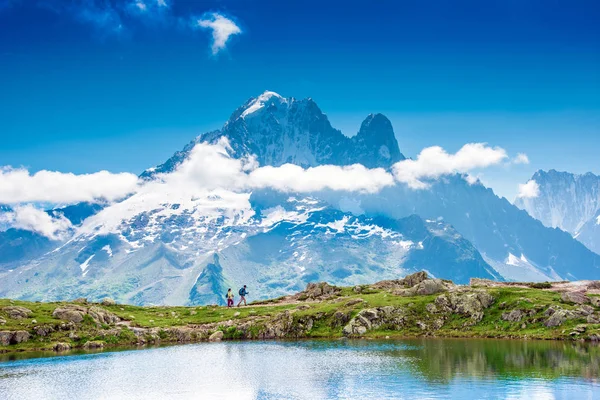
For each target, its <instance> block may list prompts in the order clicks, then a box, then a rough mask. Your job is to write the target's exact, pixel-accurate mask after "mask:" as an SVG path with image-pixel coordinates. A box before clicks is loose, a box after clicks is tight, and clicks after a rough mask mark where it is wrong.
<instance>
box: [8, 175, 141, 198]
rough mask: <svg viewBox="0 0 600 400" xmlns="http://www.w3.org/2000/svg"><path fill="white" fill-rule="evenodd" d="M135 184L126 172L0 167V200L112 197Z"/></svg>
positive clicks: (122, 194)
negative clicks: (91, 172)
mask: <svg viewBox="0 0 600 400" xmlns="http://www.w3.org/2000/svg"><path fill="white" fill-rule="evenodd" d="M137 186H138V178H137V176H136V175H134V174H130V173H119V174H112V173H110V172H108V171H100V172H96V173H93V174H81V175H76V174H72V173H62V172H56V171H46V170H43V171H39V172H36V173H35V174H30V173H29V171H28V170H26V169H23V168H17V169H15V168H11V167H0V204H22V203H53V204H59V203H77V202H80V201H90V202H93V201H97V200H108V201H113V200H116V199H119V198H121V197H123V196H125V195H127V194H129V193H132V192H134V191H135V190H136V189H137Z"/></svg>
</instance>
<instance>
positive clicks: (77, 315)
mask: <svg viewBox="0 0 600 400" xmlns="http://www.w3.org/2000/svg"><path fill="white" fill-rule="evenodd" d="M85 315H89V316H90V317H91V318H92V320H93V321H94V322H96V323H97V324H113V323H116V322H119V321H120V320H121V318H119V317H118V316H116V315H115V314H113V313H111V312H110V311H107V310H105V309H103V308H101V307H98V306H91V307H89V308H88V307H84V306H79V305H74V304H68V305H65V306H60V307H57V308H56V309H55V310H54V312H53V313H52V316H53V317H54V318H58V319H62V320H64V321H69V322H74V323H76V324H78V323H81V322H83V319H84V316H85Z"/></svg>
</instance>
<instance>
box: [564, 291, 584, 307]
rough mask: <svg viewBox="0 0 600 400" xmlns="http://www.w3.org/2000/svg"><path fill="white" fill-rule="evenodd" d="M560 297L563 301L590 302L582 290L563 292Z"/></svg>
mask: <svg viewBox="0 0 600 400" xmlns="http://www.w3.org/2000/svg"><path fill="white" fill-rule="evenodd" d="M560 298H561V299H562V301H564V302H565V303H575V304H585V303H589V302H590V298H589V297H587V296H586V295H585V293H583V292H564V293H563V294H561V295H560Z"/></svg>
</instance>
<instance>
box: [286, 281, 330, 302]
mask: <svg viewBox="0 0 600 400" xmlns="http://www.w3.org/2000/svg"><path fill="white" fill-rule="evenodd" d="M341 291H342V290H341V289H340V288H338V287H336V286H331V285H330V284H328V283H327V282H319V283H309V284H308V285H307V286H306V289H305V290H304V291H302V292H300V293H298V294H296V295H294V296H293V298H295V299H297V300H327V299H330V298H332V297H334V296H336V295H338V294H339V293H340V292H341Z"/></svg>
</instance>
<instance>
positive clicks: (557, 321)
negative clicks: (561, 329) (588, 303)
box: [544, 307, 577, 328]
mask: <svg viewBox="0 0 600 400" xmlns="http://www.w3.org/2000/svg"><path fill="white" fill-rule="evenodd" d="M546 315H550V317H549V318H548V319H547V320H546V321H545V322H544V326H546V327H547V328H553V327H556V326H559V325H562V323H563V322H565V321H566V320H568V319H572V318H576V317H577V315H576V314H575V313H574V312H573V311H570V310H563V309H562V308H558V307H550V308H549V309H548V310H547V311H546Z"/></svg>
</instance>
